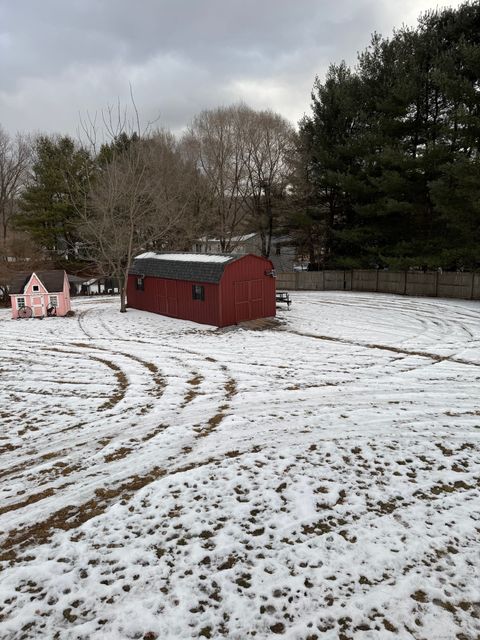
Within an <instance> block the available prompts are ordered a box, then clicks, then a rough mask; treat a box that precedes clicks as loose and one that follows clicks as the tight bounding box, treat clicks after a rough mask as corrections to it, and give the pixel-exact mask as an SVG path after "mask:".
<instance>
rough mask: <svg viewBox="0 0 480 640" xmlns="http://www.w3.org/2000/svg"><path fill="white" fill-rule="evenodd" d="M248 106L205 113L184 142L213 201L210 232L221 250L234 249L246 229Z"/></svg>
mask: <svg viewBox="0 0 480 640" xmlns="http://www.w3.org/2000/svg"><path fill="white" fill-rule="evenodd" d="M248 112H249V109H248V107H245V106H243V105H236V106H230V107H219V108H218V109H212V110H207V111H202V112H201V113H200V114H199V115H198V116H196V117H195V118H194V120H193V122H192V125H191V127H190V130H189V132H188V133H187V135H186V139H185V141H184V142H185V143H187V144H189V146H190V148H191V150H192V152H193V153H194V155H195V157H196V161H197V165H198V167H199V168H200V170H201V172H202V175H203V176H204V177H205V180H206V182H207V185H208V188H209V190H210V194H211V198H210V203H211V216H210V219H211V227H212V229H211V231H213V232H215V233H216V234H217V236H218V238H219V240H220V246H221V249H222V251H224V252H229V251H231V250H232V249H234V248H235V246H234V241H233V238H234V235H235V234H236V233H238V232H239V230H243V225H244V222H245V218H246V215H247V210H246V208H245V202H244V188H245V181H246V178H247V173H246V167H245V150H244V139H243V133H244V130H245V119H246V116H247V114H248Z"/></svg>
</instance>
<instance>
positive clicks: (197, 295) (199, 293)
mask: <svg viewBox="0 0 480 640" xmlns="http://www.w3.org/2000/svg"><path fill="white" fill-rule="evenodd" d="M192 298H193V299H194V300H205V287H203V286H202V285H201V284H194V285H192Z"/></svg>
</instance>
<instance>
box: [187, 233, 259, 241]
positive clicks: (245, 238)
mask: <svg viewBox="0 0 480 640" xmlns="http://www.w3.org/2000/svg"><path fill="white" fill-rule="evenodd" d="M255 236H258V232H257V231H254V232H253V233H246V234H244V235H241V236H232V237H231V238H230V242H233V243H239V242H247V241H248V240H251V239H252V238H254V237H255ZM197 242H206V243H209V242H220V238H209V237H207V236H203V237H202V238H198V240H197Z"/></svg>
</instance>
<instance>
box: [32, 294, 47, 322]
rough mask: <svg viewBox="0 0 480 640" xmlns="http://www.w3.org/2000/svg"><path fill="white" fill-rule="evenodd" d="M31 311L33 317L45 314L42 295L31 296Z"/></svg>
mask: <svg viewBox="0 0 480 640" xmlns="http://www.w3.org/2000/svg"><path fill="white" fill-rule="evenodd" d="M32 311H33V316H34V317H35V318H39V317H41V316H44V315H45V305H44V304H43V297H42V296H32Z"/></svg>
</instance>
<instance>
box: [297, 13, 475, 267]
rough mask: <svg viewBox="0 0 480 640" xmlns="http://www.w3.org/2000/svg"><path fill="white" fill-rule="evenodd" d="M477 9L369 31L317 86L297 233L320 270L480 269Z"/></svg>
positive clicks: (304, 136) (304, 133)
mask: <svg viewBox="0 0 480 640" xmlns="http://www.w3.org/2000/svg"><path fill="white" fill-rule="evenodd" d="M479 44H480V3H479V2H472V3H470V4H468V3H467V4H463V5H462V6H460V7H459V8H458V9H456V10H453V9H443V10H441V11H438V10H437V11H431V12H428V13H426V14H424V15H423V16H422V17H421V18H420V19H419V21H418V25H417V27H416V28H414V29H413V28H407V27H403V28H401V29H399V30H398V31H395V32H394V35H393V36H392V37H391V38H382V37H380V36H379V35H374V36H373V38H372V41H371V45H370V46H369V47H368V48H367V49H366V50H365V51H364V52H363V53H361V54H360V55H359V56H358V62H357V65H356V66H355V68H353V69H352V68H349V67H347V65H346V64H345V63H341V64H338V65H331V66H330V68H329V70H328V73H327V75H326V79H325V81H324V82H320V80H319V79H317V80H316V82H315V85H314V89H313V93H312V114H311V115H310V116H308V117H305V118H304V119H303V120H302V122H301V123H300V128H299V129H300V130H299V140H300V143H299V158H298V167H297V174H296V183H295V191H296V195H297V198H298V199H299V202H301V203H303V210H302V211H301V213H300V214H299V216H298V219H297V227H298V229H299V231H300V233H301V237H302V238H303V243H304V244H305V246H306V247H307V248H308V252H309V255H310V260H311V262H312V263H313V262H315V263H317V264H319V265H320V266H322V267H330V268H331V267H333V268H335V267H367V268H372V267H373V268H385V267H392V268H407V267H420V268H422V267H423V268H438V267H442V268H445V269H459V268H476V267H478V266H479V264H480V157H479V146H480V46H479Z"/></svg>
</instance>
